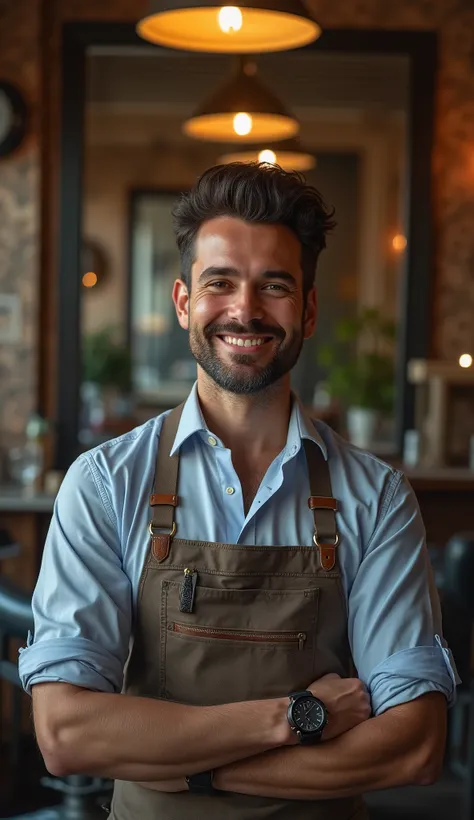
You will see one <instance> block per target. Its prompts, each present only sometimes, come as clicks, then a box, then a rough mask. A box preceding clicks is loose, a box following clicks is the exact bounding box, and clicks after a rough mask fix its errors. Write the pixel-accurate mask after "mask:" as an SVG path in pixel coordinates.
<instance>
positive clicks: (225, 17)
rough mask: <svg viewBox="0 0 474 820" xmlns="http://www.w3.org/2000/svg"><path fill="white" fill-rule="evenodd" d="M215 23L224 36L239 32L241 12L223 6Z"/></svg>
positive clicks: (234, 8) (231, 7) (232, 7)
mask: <svg viewBox="0 0 474 820" xmlns="http://www.w3.org/2000/svg"><path fill="white" fill-rule="evenodd" d="M217 21H218V23H219V27H220V29H221V31H223V32H224V33H225V34H230V33H231V32H233V31H240V29H241V28H242V12H241V11H240V9H238V8H237V6H223V7H222V8H221V9H220V10H219V14H218V15H217Z"/></svg>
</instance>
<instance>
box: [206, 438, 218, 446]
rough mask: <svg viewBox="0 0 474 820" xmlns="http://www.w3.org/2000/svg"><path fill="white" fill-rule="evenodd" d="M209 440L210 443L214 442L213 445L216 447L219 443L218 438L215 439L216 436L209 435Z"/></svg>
mask: <svg viewBox="0 0 474 820" xmlns="http://www.w3.org/2000/svg"><path fill="white" fill-rule="evenodd" d="M207 440H208V442H209V444H212V446H213V447H215V446H216V444H217V439H215V438H214V436H208V437H207Z"/></svg>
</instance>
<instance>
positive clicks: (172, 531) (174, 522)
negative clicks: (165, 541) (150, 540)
mask: <svg viewBox="0 0 474 820" xmlns="http://www.w3.org/2000/svg"><path fill="white" fill-rule="evenodd" d="M148 532H149V533H150V535H151V536H152V537H153V536H154V535H157V534H158V530H157V532H155V531H154V529H153V521H150V523H149V524H148ZM175 534H176V521H173V526H172V527H171V532H169V533H168V535H169V537H170V538H173V536H174V535H175ZM163 535H166V533H163Z"/></svg>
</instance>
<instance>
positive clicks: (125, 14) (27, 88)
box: [0, 0, 474, 446]
mask: <svg viewBox="0 0 474 820" xmlns="http://www.w3.org/2000/svg"><path fill="white" fill-rule="evenodd" d="M309 2H310V5H311V8H312V9H313V11H314V14H315V16H316V17H317V19H318V21H319V22H320V23H321V24H322V26H323V28H325V27H326V28H329V27H332V28H350V27H353V28H381V29H418V30H422V29H425V30H432V29H437V30H438V31H439V34H440V61H439V72H438V78H437V98H436V124H435V150H434V156H433V181H434V208H435V228H436V231H435V233H436V237H435V238H436V264H435V270H434V271H433V275H434V278H435V298H434V303H433V305H432V306H431V309H432V312H433V317H434V322H433V326H434V331H433V353H434V355H436V356H438V357H442V358H450V359H452V358H456V357H457V356H458V355H459V354H460V353H461V352H462V351H463V350H465V349H471V348H472V344H473V337H472V333H473V330H472V328H473V326H474V317H473V316H472V305H474V231H473V225H474V6H473V3H472V0H397V2H395V3H388V2H387V0H345V2H344V3H335V2H334V0H309ZM145 6H146V3H145V0H16V1H15V3H11V2H10V0H0V77H3V78H5V79H10V80H13V81H16V82H18V83H19V84H20V86H21V87H22V88H23V90H24V92H25V93H26V95H27V98H28V99H29V101H30V103H31V106H32V122H31V128H30V135H29V138H28V140H27V142H26V143H25V144H24V146H23V147H22V148H21V149H20V151H19V152H18V153H17V154H16V155H15V156H14V157H11V158H8V159H6V160H3V161H2V160H0V292H8V293H18V294H19V296H20V299H21V304H22V320H23V324H22V328H23V332H22V338H21V340H20V341H19V342H18V343H17V344H16V345H12V346H10V347H8V349H7V348H6V347H5V348H4V349H3V350H0V446H1V444H2V436H3V441H4V442H5V441H10V439H11V435H12V434H16V433H17V432H18V431H20V430H21V429H22V427H23V424H24V421H25V418H26V415H27V413H28V411H29V409H30V407H31V406H32V405H33V404H34V402H35V400H36V391H37V386H36V383H35V361H36V360H35V348H36V338H37V317H36V305H37V302H38V295H39V282H40V279H39V265H38V258H39V252H40V250H42V251H43V252H44V248H43V249H40V239H39V232H38V225H39V222H40V219H41V216H42V214H41V212H40V209H41V202H43V203H44V201H45V199H44V198H43V200H42V199H41V197H40V190H39V186H38V180H39V171H40V154H39V149H40V147H41V132H40V127H39V121H38V119H37V118H36V109H37V108H38V107H39V103H40V83H41V82H42V81H43V82H44V81H46V82H47V84H48V86H49V89H50V91H51V99H52V100H53V103H52V104H51V110H50V119H51V123H50V128H51V133H52V134H53V135H54V134H55V133H56V131H55V127H56V126H57V122H58V106H57V104H56V103H55V100H57V99H58V96H59V95H58V89H59V53H60V48H59V37H60V26H61V23H62V22H63V21H66V20H79V19H81V20H88V19H90V20H92V19H95V20H130V21H133V20H135V19H137V18H138V17H139V16H140V13H141V11H142V10H144V8H145ZM41 13H42V14H43V15H44V17H43V20H46V23H43V26H46V27H47V31H46V35H47V36H45V31H44V28H43V30H41V29H40V22H41ZM40 32H41V33H40ZM40 48H43V49H46V50H47V59H44V53H43V54H42V53H40ZM44 67H47V76H45V75H42V70H44ZM56 157H57V143H56V144H54V143H53V144H52V145H51V148H50V150H49V162H50V165H51V173H49V171H48V174H47V175H46V177H45V179H44V180H43V185H44V186H46V193H47V197H46V199H47V201H48V203H49V199H50V198H51V200H52V201H53V206H50V205H49V204H48V218H49V225H46V227H45V229H44V233H43V234H42V235H43V237H46V239H45V240H44V241H46V243H50V244H51V248H50V250H49V252H47V253H46V256H45V258H46V259H48V260H49V264H50V265H51V267H52V271H53V273H52V276H53V274H54V251H53V243H54V234H55V225H56V223H55V208H54V199H55V196H56V192H57V167H55V162H56ZM43 167H44V166H43ZM46 167H48V166H47V165H46ZM52 281H54V280H52ZM53 290H54V289H52V291H51V292H53ZM468 296H469V297H470V298H468ZM51 298H53V297H52V296H51ZM53 314H54V311H53ZM53 314H52V315H53ZM53 318H54V315H53ZM52 338H53V342H54V337H52ZM50 352H51V367H53V355H54V343H52V344H51V345H50ZM53 381H54V380H53V379H51V382H53Z"/></svg>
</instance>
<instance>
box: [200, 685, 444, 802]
mask: <svg viewBox="0 0 474 820" xmlns="http://www.w3.org/2000/svg"><path fill="white" fill-rule="evenodd" d="M426 697H427V698H430V697H431V696H430V695H427V696H426ZM435 697H436V696H435ZM404 711H405V710H404V706H400V707H396V708H395V709H393V710H390V712H387V713H385V714H384V715H381V716H380V717H376V718H372V719H370V720H368V721H366V722H365V723H362V724H360V725H359V726H356V727H355V728H354V729H351V730H350V731H349V732H346V733H345V734H343V735H341V736H340V737H338V738H336V739H335V740H331V741H329V742H327V743H324V744H322V745H320V746H313V747H295V748H282V749H277V750H273V751H269V752H267V753H264V754H260V755H257V756H255V757H254V758H250V759H248V760H242V761H239V762H237V763H232V764H230V765H226V766H223V767H221V768H220V769H218V770H217V772H216V773H215V778H214V780H215V785H216V787H217V788H218V789H221V790H224V791H230V792H240V793H242V794H252V795H260V796H268V797H284V798H288V799H296V800H297V799H306V800H308V799H309V800H311V799H316V800H317V799H328V798H335V797H346V796H350V795H356V794H361V793H363V792H367V791H372V790H375V789H386V788H390V787H394V786H402V785H407V784H409V783H428V782H432V781H433V779H435V778H436V777H437V776H438V774H439V771H438V767H439V765H440V762H441V760H442V751H443V748H444V737H445V731H446V727H445V722H446V717H445V711H443V707H442V708H441V712H440V722H441V724H444V726H443V725H441V726H438V727H437V734H438V737H437V738H434V739H433V735H432V734H431V731H430V727H429V726H426V725H424V724H423V722H422V721H420V723H418V724H415V725H414V724H413V722H410V721H408V722H405V721H404ZM420 741H421V742H420Z"/></svg>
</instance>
